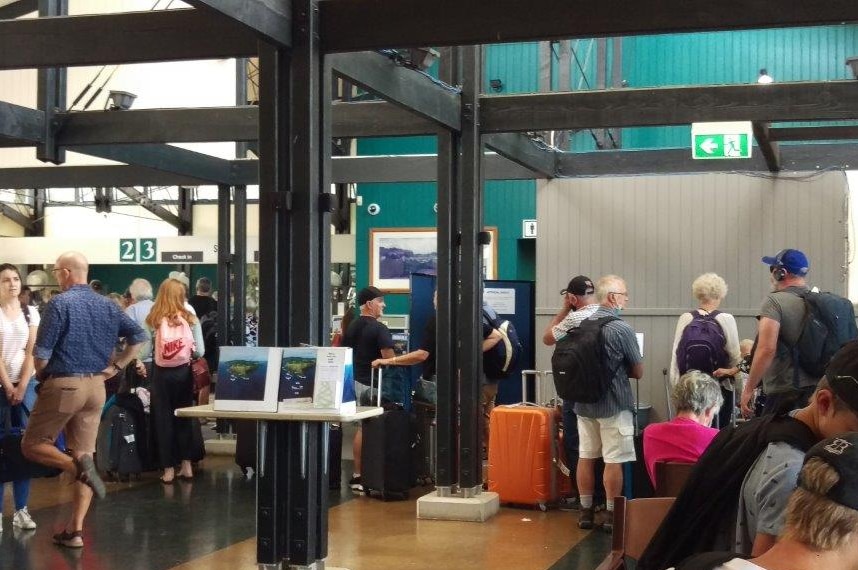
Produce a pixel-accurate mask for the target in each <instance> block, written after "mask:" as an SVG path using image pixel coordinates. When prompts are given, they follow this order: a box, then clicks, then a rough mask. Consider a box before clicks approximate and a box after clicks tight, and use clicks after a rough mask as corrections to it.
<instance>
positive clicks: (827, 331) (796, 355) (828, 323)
mask: <svg viewBox="0 0 858 570" xmlns="http://www.w3.org/2000/svg"><path fill="white" fill-rule="evenodd" d="M796 295H798V296H799V297H801V298H802V299H804V306H805V313H804V319H803V320H802V324H801V333H799V336H798V340H797V341H796V343H795V345H793V346H792V358H793V369H794V376H793V382H794V383H796V384H797V383H798V366H800V367H801V369H802V370H804V371H805V372H806V373H807V374H809V375H810V376H812V377H813V378H816V379H819V378H821V377H822V376H823V375H824V374H825V368H826V367H827V366H828V362H829V361H830V360H831V357H832V356H834V353H835V352H837V351H838V350H840V347H841V346H843V345H844V344H846V343H847V342H849V341H850V340H853V339H855V338H858V327H856V326H855V310H854V308H853V306H852V302H851V301H850V300H849V299H844V298H843V297H840V296H839V295H835V294H833V293H827V292H825V293H816V292H813V291H804V292H801V293H796ZM796 364H797V365H798V366H796Z"/></svg>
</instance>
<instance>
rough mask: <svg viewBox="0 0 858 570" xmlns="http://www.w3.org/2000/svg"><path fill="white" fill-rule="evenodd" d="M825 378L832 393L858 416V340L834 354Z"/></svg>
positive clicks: (826, 369)
mask: <svg viewBox="0 0 858 570" xmlns="http://www.w3.org/2000/svg"><path fill="white" fill-rule="evenodd" d="M825 378H826V379H827V380H828V385H829V386H830V387H831V391H832V392H834V393H835V394H836V395H837V397H838V398H840V399H841V400H842V401H843V403H845V404H846V405H847V406H849V408H850V409H851V410H852V412H853V413H855V414H856V415H858V340H852V341H849V342H847V343H846V344H844V345H843V346H842V347H841V348H840V350H838V351H837V352H835V353H834V356H832V357H831V362H829V363H828V366H827V367H826V368H825Z"/></svg>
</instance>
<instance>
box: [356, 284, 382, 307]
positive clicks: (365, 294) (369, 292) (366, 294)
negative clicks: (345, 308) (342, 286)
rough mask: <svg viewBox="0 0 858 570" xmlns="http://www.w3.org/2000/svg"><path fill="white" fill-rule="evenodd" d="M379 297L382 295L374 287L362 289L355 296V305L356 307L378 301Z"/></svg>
mask: <svg viewBox="0 0 858 570" xmlns="http://www.w3.org/2000/svg"><path fill="white" fill-rule="evenodd" d="M379 297H384V293H382V292H381V291H379V290H378V289H376V288H375V287H364V288H363V289H361V290H360V291H358V294H357V304H358V306H360V305H363V304H365V303H369V302H370V301H372V300H373V299H378V298H379Z"/></svg>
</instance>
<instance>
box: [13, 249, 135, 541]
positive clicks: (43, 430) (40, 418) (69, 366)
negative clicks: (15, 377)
mask: <svg viewBox="0 0 858 570" xmlns="http://www.w3.org/2000/svg"><path fill="white" fill-rule="evenodd" d="M51 271H53V273H54V276H55V277H56V279H57V284H58V285H59V287H60V289H61V290H62V291H63V292H62V293H61V294H59V295H55V296H54V297H53V298H52V299H51V300H50V302H49V303H48V304H47V305H46V306H45V309H44V312H43V313H42V322H41V324H40V326H39V332H38V335H37V336H36V344H35V347H34V348H33V356H34V357H35V368H36V376H37V377H38V378H39V380H40V381H41V386H40V390H39V397H38V399H37V400H36V405H35V407H34V408H33V412H32V413H31V414H30V422H29V424H28V425H27V430H26V431H25V433H24V439H23V440H22V442H21V450H22V452H23V453H24V456H25V457H27V459H29V460H31V461H34V462H36V463H41V464H43V465H47V466H50V467H54V468H58V469H62V470H63V471H65V472H66V473H68V474H69V475H71V476H72V477H73V478H74V479H75V481H76V483H75V489H74V498H73V503H72V515H71V519H70V520H69V521H68V522H67V523H66V526H65V528H63V530H62V531H61V532H59V533H57V534H55V535H54V543H55V544H57V545H59V546H63V547H67V548H81V547H82V546H83V520H84V517H85V516H86V513H87V511H88V510H89V505H90V502H91V501H92V494H93V492H95V494H97V495H98V496H99V498H103V497H104V495H105V488H104V483H103V482H102V480H101V478H100V477H99V476H98V472H97V471H96V469H95V465H94V464H93V461H92V454H93V453H94V452H95V439H96V435H97V434H98V423H99V419H100V417H101V410H102V408H103V407H104V381H105V380H106V379H108V378H110V377H112V376H114V375H115V374H116V373H117V372H119V371H120V370H122V369H123V368H125V366H127V365H128V363H129V362H131V360H132V359H133V358H134V355H135V354H137V352H138V350H139V348H140V345H141V344H142V343H143V342H144V341H145V340H146V333H145V332H144V331H143V329H142V328H140V326H139V325H138V324H137V323H135V322H134V321H133V320H132V319H131V318H130V317H129V316H128V315H126V314H125V313H124V312H123V311H122V309H120V308H119V306H118V305H117V304H116V303H114V302H113V301H111V300H110V299H108V298H107V297H103V296H101V295H99V294H98V293H96V292H95V291H93V290H92V289H91V288H90V287H89V285H88V283H87V273H88V272H89V263H88V262H87V260H86V257H84V256H83V254H81V253H78V252H74V251H70V252H66V253H64V254H62V255H61V256H59V258H57V262H56V264H55V266H54V268H53V269H52V270H51ZM120 337H124V338H125V339H126V340H127V346H126V348H125V350H124V351H122V352H121V353H120V354H119V355H118V356H117V357H116V358H115V359H112V356H113V348H114V346H115V345H116V341H117V340H118V339H119V338H120ZM63 429H65V436H66V443H67V445H68V448H69V451H70V452H71V456H69V455H66V454H65V453H62V452H60V451H59V450H58V449H57V448H56V446H55V445H54V442H55V441H56V439H57V437H58V436H59V434H60V431H62V430H63Z"/></svg>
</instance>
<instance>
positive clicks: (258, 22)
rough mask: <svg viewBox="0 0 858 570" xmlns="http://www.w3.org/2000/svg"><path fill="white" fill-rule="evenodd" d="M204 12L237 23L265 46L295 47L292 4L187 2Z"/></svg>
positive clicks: (281, 0)
mask: <svg viewBox="0 0 858 570" xmlns="http://www.w3.org/2000/svg"><path fill="white" fill-rule="evenodd" d="M188 4H190V5H192V6H195V7H196V8H200V9H202V10H212V11H214V12H216V13H218V14H222V15H224V16H226V17H228V18H230V19H231V20H233V21H234V22H237V23H239V24H241V25H242V26H244V27H245V28H247V29H248V30H250V31H251V32H253V33H254V34H256V36H257V37H258V38H259V39H260V40H262V41H265V42H268V43H271V44H275V45H279V46H280V47H289V46H291V45H292V14H291V12H292V10H291V3H290V2H289V0H250V1H249V2H247V1H245V2H236V1H235V0H188Z"/></svg>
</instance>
